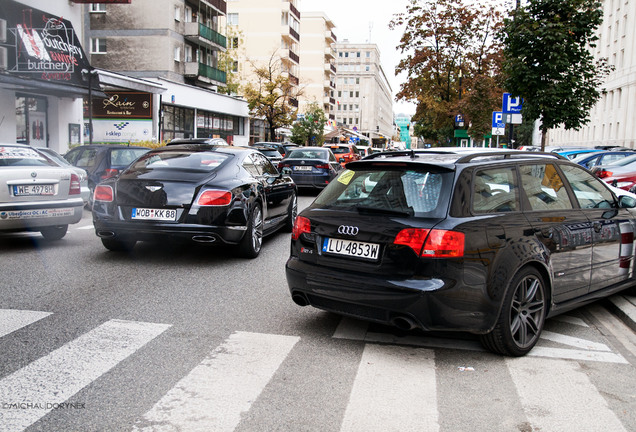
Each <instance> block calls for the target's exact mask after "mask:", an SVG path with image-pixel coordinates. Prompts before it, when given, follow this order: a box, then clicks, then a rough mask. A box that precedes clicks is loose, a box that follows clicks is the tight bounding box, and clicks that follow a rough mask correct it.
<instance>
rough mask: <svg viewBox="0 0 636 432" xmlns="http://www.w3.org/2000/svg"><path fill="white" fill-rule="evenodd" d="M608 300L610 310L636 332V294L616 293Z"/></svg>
mask: <svg viewBox="0 0 636 432" xmlns="http://www.w3.org/2000/svg"><path fill="white" fill-rule="evenodd" d="M608 300H609V306H610V310H611V311H612V312H613V313H614V314H615V315H616V316H618V317H619V318H620V319H621V320H623V322H624V323H625V324H626V325H627V326H629V327H630V328H631V329H632V330H634V331H635V332H636V296H633V295H628V294H616V295H614V296H612V297H609V298H608Z"/></svg>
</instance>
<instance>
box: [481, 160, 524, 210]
mask: <svg viewBox="0 0 636 432" xmlns="http://www.w3.org/2000/svg"><path fill="white" fill-rule="evenodd" d="M472 184H473V211H475V212H476V213H497V212H511V211H517V210H519V192H518V188H517V176H516V174H515V170H514V168H513V167H501V168H493V169H485V170H479V171H477V172H476V173H475V177H474V179H473V182H472Z"/></svg>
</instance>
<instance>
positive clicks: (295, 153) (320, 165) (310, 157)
mask: <svg viewBox="0 0 636 432" xmlns="http://www.w3.org/2000/svg"><path fill="white" fill-rule="evenodd" d="M278 169H279V170H280V171H282V170H287V172H289V176H290V177H291V178H292V179H293V180H294V183H296V185H297V186H298V187H302V188H305V187H309V188H313V189H322V188H324V187H325V186H327V185H328V184H329V183H330V182H331V181H332V180H333V179H334V178H335V177H336V176H337V175H338V174H339V173H340V171H342V170H343V168H342V166H341V165H340V163H339V162H338V161H337V160H336V157H335V156H334V154H333V153H332V152H331V150H330V149H328V148H324V147H299V148H297V149H296V150H292V151H291V152H290V153H289V155H287V157H286V158H284V159H283V160H282V161H280V162H279V163H278Z"/></svg>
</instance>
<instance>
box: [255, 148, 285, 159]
mask: <svg viewBox="0 0 636 432" xmlns="http://www.w3.org/2000/svg"><path fill="white" fill-rule="evenodd" d="M259 151H260V152H261V153H263V154H264V155H265V156H267V157H275V158H279V157H280V153H278V150H265V149H262V150H261V149H259Z"/></svg>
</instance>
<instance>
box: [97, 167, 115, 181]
mask: <svg viewBox="0 0 636 432" xmlns="http://www.w3.org/2000/svg"><path fill="white" fill-rule="evenodd" d="M117 174H119V170H118V169H115V168H106V169H105V170H104V174H102V177H101V179H102V180H105V179H107V178H111V177H115V176H116V175H117Z"/></svg>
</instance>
